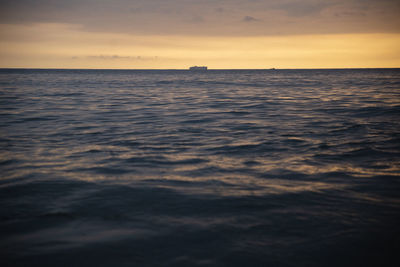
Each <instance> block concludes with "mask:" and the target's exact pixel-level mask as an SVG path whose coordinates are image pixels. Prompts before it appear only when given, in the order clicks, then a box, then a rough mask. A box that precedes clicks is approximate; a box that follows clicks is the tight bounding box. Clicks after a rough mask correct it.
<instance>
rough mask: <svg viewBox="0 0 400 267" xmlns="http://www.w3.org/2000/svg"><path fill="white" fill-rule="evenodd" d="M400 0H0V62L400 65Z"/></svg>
mask: <svg viewBox="0 0 400 267" xmlns="http://www.w3.org/2000/svg"><path fill="white" fill-rule="evenodd" d="M398 14H400V0H130V1H129V0H112V1H111V0H108V1H106V0H68V1H66V0H0V67H1V68H99V69H115V68H116V69H186V68H188V67H190V66H193V65H206V66H208V67H209V68H212V69H253V68H255V69H264V68H384V67H386V68H393V67H400V16H399V15H398Z"/></svg>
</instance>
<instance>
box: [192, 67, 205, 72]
mask: <svg viewBox="0 0 400 267" xmlns="http://www.w3.org/2000/svg"><path fill="white" fill-rule="evenodd" d="M189 70H193V71H205V70H207V67H206V66H193V67H190V68H189Z"/></svg>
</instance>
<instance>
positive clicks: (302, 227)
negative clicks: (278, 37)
mask: <svg viewBox="0 0 400 267" xmlns="http://www.w3.org/2000/svg"><path fill="white" fill-rule="evenodd" d="M0 118H1V120H0V149H1V150H0V171H1V176H0V235H1V238H0V251H1V252H0V264H1V265H2V266H56V265H57V266H89V265H97V266H366V265H375V266H383V265H386V266H390V265H389V264H390V263H389V262H388V261H387V260H388V259H394V258H395V255H396V253H397V251H398V248H399V247H398V246H399V245H398V244H399V241H400V238H399V228H398V223H399V217H400V216H399V211H400V209H399V208H400V196H399V195H400V191H399V190H400V184H399V174H400V70H399V69H376V70H374V69H371V70H365V69H364V70H251V71H250V70H236V71H228V70H226V71H222V70H220V71H212V70H211V71H207V72H189V71H174V70H168V71H167V70H165V71H161V70H160V71H155V70H154V71H129V70H6V69H3V70H0ZM393 264H394V265H393V266H397V264H398V260H397V263H396V262H394V263H393Z"/></svg>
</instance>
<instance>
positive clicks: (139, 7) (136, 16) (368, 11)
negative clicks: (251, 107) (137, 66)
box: [0, 0, 400, 36]
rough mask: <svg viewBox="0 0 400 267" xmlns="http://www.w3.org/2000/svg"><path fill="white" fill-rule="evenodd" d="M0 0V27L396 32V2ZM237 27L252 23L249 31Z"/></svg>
mask: <svg viewBox="0 0 400 267" xmlns="http://www.w3.org/2000/svg"><path fill="white" fill-rule="evenodd" d="M0 1H1V4H2V7H1V8H0V24H31V23H60V24H75V25H79V26H81V28H82V29H83V30H84V31H90V32H108V33H128V34H140V35H165V34H167V35H212V36H220V35H228V36H239V35H274V34H277V33H281V34H319V33H324V34H329V33H372V32H382V33H384V32H387V33H390V32H400V18H399V16H398V14H399V13H400V4H399V1H398V0H333V1H326V0H198V1H188V0H135V1H130V0H113V1H99V0H68V1H65V0H18V1H16V0H0ZM249 14H251V15H249ZM357 14H358V15H357ZM361 14H364V15H361ZM342 17H345V18H346V19H345V21H343V20H341V18H342ZM240 18H242V19H240ZM243 22H248V23H251V22H257V23H253V24H252V27H251V29H250V28H249V27H246V26H243Z"/></svg>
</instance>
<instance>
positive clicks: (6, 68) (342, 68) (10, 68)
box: [0, 67, 400, 72]
mask: <svg viewBox="0 0 400 267" xmlns="http://www.w3.org/2000/svg"><path fill="white" fill-rule="evenodd" d="M346 69H348V70H350V69H353V70H362V69H365V70H367V69H400V67H340V68H274V67H271V68H231V69H225V68H208V69H207V70H205V71H203V72H207V71H210V70H211V71H212V70H346ZM0 70H188V71H189V68H154V69H127V68H53V67H51V68H30V67H0Z"/></svg>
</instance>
